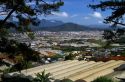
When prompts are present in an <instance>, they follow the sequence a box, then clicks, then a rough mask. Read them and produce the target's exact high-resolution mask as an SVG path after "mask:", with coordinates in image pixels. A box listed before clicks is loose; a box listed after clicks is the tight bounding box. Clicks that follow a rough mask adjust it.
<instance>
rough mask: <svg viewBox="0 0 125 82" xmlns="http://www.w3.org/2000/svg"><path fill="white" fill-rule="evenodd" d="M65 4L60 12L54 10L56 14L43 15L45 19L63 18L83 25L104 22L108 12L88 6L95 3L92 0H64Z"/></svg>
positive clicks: (65, 20) (64, 20)
mask: <svg viewBox="0 0 125 82" xmlns="http://www.w3.org/2000/svg"><path fill="white" fill-rule="evenodd" d="M63 1H64V3H65V4H64V6H62V7H61V8H60V12H53V14H54V15H50V16H46V17H41V18H45V19H52V20H61V21H63V22H74V23H77V24H81V25H93V24H102V23H103V19H104V18H105V17H106V15H107V14H108V13H105V12H101V11H100V10H96V11H94V10H92V9H91V8H89V7H87V6H88V5H89V4H95V3H97V2H93V1H92V0H63Z"/></svg>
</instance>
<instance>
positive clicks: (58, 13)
mask: <svg viewBox="0 0 125 82" xmlns="http://www.w3.org/2000/svg"><path fill="white" fill-rule="evenodd" d="M52 14H53V15H56V16H60V17H69V14H68V13H66V12H52Z"/></svg>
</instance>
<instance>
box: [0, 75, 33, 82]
mask: <svg viewBox="0 0 125 82" xmlns="http://www.w3.org/2000/svg"><path fill="white" fill-rule="evenodd" d="M31 78H32V77H31ZM1 79H2V81H1V82H32V80H30V78H29V77H27V76H24V75H17V76H9V77H6V76H5V75H2V78H1Z"/></svg>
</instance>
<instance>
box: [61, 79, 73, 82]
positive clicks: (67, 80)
mask: <svg viewBox="0 0 125 82" xmlns="http://www.w3.org/2000/svg"><path fill="white" fill-rule="evenodd" d="M60 82H73V81H72V80H70V79H63V80H61V81H60Z"/></svg>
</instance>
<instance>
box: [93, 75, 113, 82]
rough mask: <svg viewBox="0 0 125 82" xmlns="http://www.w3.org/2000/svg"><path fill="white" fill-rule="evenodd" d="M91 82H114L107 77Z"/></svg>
mask: <svg viewBox="0 0 125 82" xmlns="http://www.w3.org/2000/svg"><path fill="white" fill-rule="evenodd" d="M92 82H114V81H113V80H112V79H110V78H108V77H105V76H102V77H98V78H97V79H95V80H94V81H92Z"/></svg>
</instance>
